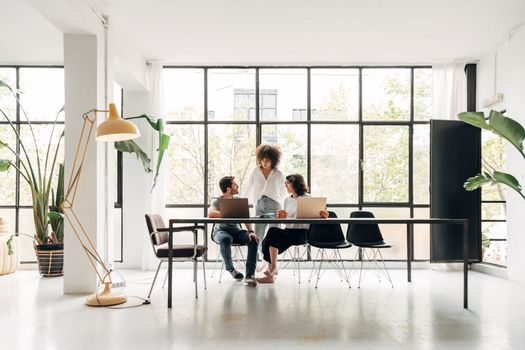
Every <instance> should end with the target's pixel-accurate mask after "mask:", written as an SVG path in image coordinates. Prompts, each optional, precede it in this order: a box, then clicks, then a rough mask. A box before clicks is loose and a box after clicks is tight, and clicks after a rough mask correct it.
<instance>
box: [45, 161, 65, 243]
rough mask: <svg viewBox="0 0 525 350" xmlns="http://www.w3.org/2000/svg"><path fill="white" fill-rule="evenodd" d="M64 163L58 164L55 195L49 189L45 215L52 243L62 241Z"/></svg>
mask: <svg viewBox="0 0 525 350" xmlns="http://www.w3.org/2000/svg"><path fill="white" fill-rule="evenodd" d="M62 202H64V164H59V166H58V181H57V192H56V197H55V193H54V191H53V190H51V203H52V204H51V205H50V206H49V212H48V213H47V217H48V218H49V223H50V224H51V229H52V231H53V232H52V233H51V237H50V239H51V241H52V242H53V243H62V242H63V241H64V208H63V207H62Z"/></svg>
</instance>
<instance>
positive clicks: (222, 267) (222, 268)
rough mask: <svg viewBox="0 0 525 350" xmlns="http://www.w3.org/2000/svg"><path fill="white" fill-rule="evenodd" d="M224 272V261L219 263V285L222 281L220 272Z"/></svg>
mask: <svg viewBox="0 0 525 350" xmlns="http://www.w3.org/2000/svg"><path fill="white" fill-rule="evenodd" d="M223 271H224V261H223V262H222V263H221V272H220V273H219V283H221V280H222V272H223Z"/></svg>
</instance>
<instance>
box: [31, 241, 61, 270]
mask: <svg viewBox="0 0 525 350" xmlns="http://www.w3.org/2000/svg"><path fill="white" fill-rule="evenodd" d="M35 253H36V260H37V261H38V270H39V271H40V274H41V275H42V276H44V277H57V276H62V275H64V244H62V243H61V244H37V245H35Z"/></svg>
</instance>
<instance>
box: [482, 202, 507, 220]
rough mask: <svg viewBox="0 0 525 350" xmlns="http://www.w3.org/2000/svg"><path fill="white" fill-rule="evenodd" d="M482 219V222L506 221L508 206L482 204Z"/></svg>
mask: <svg viewBox="0 0 525 350" xmlns="http://www.w3.org/2000/svg"><path fill="white" fill-rule="evenodd" d="M481 209H482V211H481V219H482V220H506V219H507V214H506V204H505V203H482V204H481Z"/></svg>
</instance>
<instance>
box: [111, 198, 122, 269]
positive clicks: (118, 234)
mask: <svg viewBox="0 0 525 350" xmlns="http://www.w3.org/2000/svg"><path fill="white" fill-rule="evenodd" d="M121 219H122V208H114V209H113V228H114V232H113V235H114V237H115V238H114V241H113V247H114V252H113V253H114V256H113V261H122V220H121Z"/></svg>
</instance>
